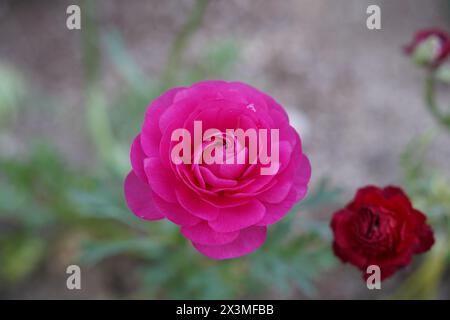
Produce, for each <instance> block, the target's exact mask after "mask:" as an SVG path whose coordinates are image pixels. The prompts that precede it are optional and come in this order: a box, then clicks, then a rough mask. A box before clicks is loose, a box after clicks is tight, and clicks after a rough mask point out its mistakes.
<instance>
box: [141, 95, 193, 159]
mask: <svg viewBox="0 0 450 320" xmlns="http://www.w3.org/2000/svg"><path fill="white" fill-rule="evenodd" d="M183 90H185V88H181V87H180V88H173V89H170V90H168V91H167V92H166V93H164V94H162V95H161V96H159V97H158V98H156V100H155V101H153V103H152V104H151V105H150V106H149V107H148V108H147V111H146V112H145V118H144V124H143V126H142V131H141V144H142V148H143V150H144V152H145V154H146V155H147V156H148V157H156V156H158V154H159V142H160V140H161V132H160V130H159V125H158V121H159V118H160V117H161V115H162V114H163V113H164V111H165V110H166V109H167V108H168V107H169V106H170V105H172V102H173V99H174V97H175V95H176V94H177V93H178V92H181V91H183Z"/></svg>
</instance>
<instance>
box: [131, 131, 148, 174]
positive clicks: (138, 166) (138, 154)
mask: <svg viewBox="0 0 450 320" xmlns="http://www.w3.org/2000/svg"><path fill="white" fill-rule="evenodd" d="M145 158H146V155H145V153H144V150H142V146H141V135H140V134H138V135H137V136H136V138H134V140H133V143H132V145H131V150H130V159H131V167H132V168H133V170H134V172H135V173H136V175H137V176H138V177H139V178H141V179H142V180H143V181H147V176H146V175H145V170H144V159H145Z"/></svg>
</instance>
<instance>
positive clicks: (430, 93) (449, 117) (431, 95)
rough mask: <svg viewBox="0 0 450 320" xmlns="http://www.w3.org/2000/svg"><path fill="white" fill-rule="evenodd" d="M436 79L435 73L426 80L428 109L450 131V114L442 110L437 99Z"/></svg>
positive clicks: (425, 94)
mask: <svg viewBox="0 0 450 320" xmlns="http://www.w3.org/2000/svg"><path fill="white" fill-rule="evenodd" d="M435 95H436V90H435V79H434V76H433V74H431V75H430V76H428V78H427V79H426V80H425V87H424V96H425V102H426V105H427V108H428V110H429V111H430V113H431V114H432V115H433V117H434V118H435V119H436V120H437V122H438V123H439V124H440V125H442V126H443V127H445V128H446V129H447V130H449V131H450V114H449V113H445V112H443V111H441V110H440V109H439V107H438V105H437V103H436V99H435Z"/></svg>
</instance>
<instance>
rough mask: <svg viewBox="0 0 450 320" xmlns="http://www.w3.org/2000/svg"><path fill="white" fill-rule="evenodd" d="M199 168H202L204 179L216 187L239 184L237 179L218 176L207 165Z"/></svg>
mask: <svg viewBox="0 0 450 320" xmlns="http://www.w3.org/2000/svg"><path fill="white" fill-rule="evenodd" d="M222 166H225V164H223V165H222ZM199 168H200V172H201V174H202V176H203V179H204V181H205V182H206V183H207V184H209V185H210V186H215V187H219V188H227V187H234V186H235V185H236V184H237V181H236V180H231V179H224V178H220V177H217V176H216V175H214V173H212V172H211V170H209V169H208V168H205V167H199Z"/></svg>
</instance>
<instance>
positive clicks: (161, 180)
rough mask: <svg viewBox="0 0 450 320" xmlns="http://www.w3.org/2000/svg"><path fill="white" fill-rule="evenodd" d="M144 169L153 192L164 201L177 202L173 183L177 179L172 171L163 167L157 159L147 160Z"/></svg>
mask: <svg viewBox="0 0 450 320" xmlns="http://www.w3.org/2000/svg"><path fill="white" fill-rule="evenodd" d="M144 168H145V173H146V175H147V178H148V184H149V185H150V187H151V188H152V190H153V191H154V192H155V193H156V194H157V195H158V196H160V197H161V198H163V199H164V200H166V201H168V202H176V200H177V199H176V196H175V190H174V187H173V182H172V181H173V180H175V179H176V178H175V177H174V176H173V174H172V172H170V169H167V168H165V167H163V166H162V165H161V162H160V161H159V159H157V158H148V159H145V161H144Z"/></svg>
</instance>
